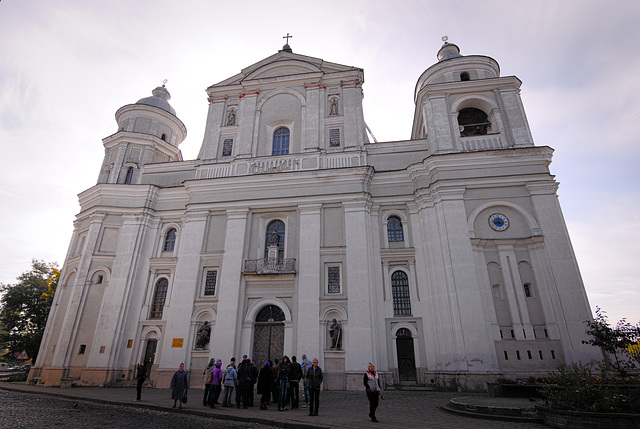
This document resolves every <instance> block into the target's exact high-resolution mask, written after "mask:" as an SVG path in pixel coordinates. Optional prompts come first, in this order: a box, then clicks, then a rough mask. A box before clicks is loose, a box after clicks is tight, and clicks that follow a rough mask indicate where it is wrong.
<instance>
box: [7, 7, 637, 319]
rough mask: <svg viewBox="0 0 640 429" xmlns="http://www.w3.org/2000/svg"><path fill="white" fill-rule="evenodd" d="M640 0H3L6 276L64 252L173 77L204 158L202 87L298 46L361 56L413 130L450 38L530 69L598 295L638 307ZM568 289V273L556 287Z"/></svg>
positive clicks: (389, 137)
mask: <svg viewBox="0 0 640 429" xmlns="http://www.w3.org/2000/svg"><path fill="white" fill-rule="evenodd" d="M639 18H640V1H637V0H628V1H613V0H610V1H604V0H603V1H589V0H575V1H569V0H562V1H528V2H525V1H514V0H505V1H490V0H489V1H483V2H478V1H464V0H463V1H461V0H458V1H456V2H445V1H431V0H420V1H403V0H395V1H389V0H361V1H349V0H339V1H336V0H325V1H323V2H306V1H297V2H286V1H283V2H272V1H269V2H267V1H264V0H262V1H255V0H244V1H224V2H223V1H213V0H210V1H192V0H181V1H168V0H139V1H136V0H110V1H100V2H98V1H86V0H85V1H81V0H77V1H71V0H56V1H51V0H0V148H1V149H2V156H1V158H0V185H1V186H0V201H2V209H1V210H0V228H1V230H0V231H1V232H2V235H1V236H2V242H3V246H2V247H1V248H0V282H2V283H5V284H7V283H14V282H15V281H16V277H17V276H18V275H20V274H21V273H22V272H24V271H27V270H28V269H29V268H30V266H31V259H32V258H36V259H40V260H45V261H48V262H54V261H55V262H58V264H59V265H60V266H61V265H62V263H63V262H64V259H65V256H66V252H67V247H68V245H69V240H70V238H71V234H72V231H73V220H74V216H75V215H76V214H77V213H78V211H79V205H78V199H77V194H78V193H80V192H82V191H83V190H85V189H87V188H89V187H91V186H93V185H95V183H96V180H97V177H98V172H99V169H100V166H101V163H102V158H103V154H104V149H103V146H102V139H103V138H104V137H107V136H109V135H111V134H113V133H115V132H116V131H117V124H116V122H115V119H114V114H115V112H116V110H117V109H118V108H120V107H121V106H123V105H125V104H130V103H135V102H136V101H137V100H139V99H140V98H143V97H147V96H149V95H151V90H152V89H153V88H155V87H156V86H159V85H161V84H162V81H163V80H164V79H167V80H168V82H167V89H168V90H169V91H170V92H171V95H172V99H171V101H170V102H171V104H172V106H173V107H174V108H175V109H176V112H177V115H178V117H179V118H180V119H181V120H182V121H183V122H184V123H185V125H186V126H187V130H188V135H187V139H186V140H185V141H184V142H183V143H182V145H181V146H180V148H181V150H182V154H183V157H184V159H185V160H186V159H194V158H196V156H197V154H198V150H199V148H200V144H201V142H202V137H203V131H204V124H205V119H206V114H207V108H208V104H207V99H206V94H205V88H206V87H207V86H209V85H211V84H213V83H217V82H219V81H222V80H224V79H226V78H228V77H230V76H233V75H235V74H236V73H238V72H240V70H241V69H243V68H244V67H247V66H249V65H251V64H253V63H256V62H258V61H260V60H261V59H263V58H266V57H268V56H270V55H272V54H274V53H275V52H277V51H278V50H279V49H281V48H282V45H283V44H284V42H285V41H284V39H283V38H282V36H284V35H286V33H287V32H289V33H291V34H292V35H293V38H292V39H291V40H290V42H289V44H290V45H291V47H292V49H293V51H294V52H295V53H299V54H303V55H308V56H312V57H317V58H322V59H324V60H326V61H330V62H335V63H340V64H345V65H350V66H356V67H360V68H363V69H364V73H365V84H364V86H363V88H364V94H365V98H364V114H365V121H366V122H367V124H368V125H369V127H370V128H371V130H372V131H373V134H374V135H375V136H376V138H377V139H378V140H379V141H393V140H405V139H408V138H409V137H410V133H411V125H412V119H413V113H414V107H415V106H414V103H413V91H414V88H415V84H416V82H417V79H418V77H419V76H420V74H421V73H422V72H423V71H424V70H425V69H427V68H428V67H429V66H431V65H432V64H433V63H435V62H436V53H437V51H438V49H439V48H440V46H441V45H442V36H444V35H447V36H448V37H449V42H450V43H455V44H457V45H458V46H459V47H460V49H461V54H463V55H472V54H479V55H487V56H490V57H492V58H495V59H496V60H497V61H498V63H499V64H500V67H501V74H502V75H503V76H508V75H516V76H518V77H519V78H520V79H521V80H522V81H523V85H522V99H523V102H524V106H525V109H526V112H527V115H528V119H529V124H530V126H531V130H532V132H533V136H534V141H535V144H536V145H539V146H550V147H552V148H554V149H555V154H554V159H553V163H552V164H551V172H552V174H554V175H555V176H556V180H557V181H558V182H560V189H559V191H558V193H559V196H560V202H561V204H562V207H563V210H564V216H565V219H566V222H567V225H568V228H569V232H570V234H571V238H572V242H573V246H574V249H575V253H576V255H577V258H578V263H579V264H580V268H581V272H582V276H583V279H584V282H585V286H586V289H587V293H588V295H589V300H590V303H591V306H592V308H595V306H596V305H597V306H600V307H601V308H603V309H604V310H605V311H606V312H607V313H608V315H609V317H610V319H611V321H613V322H615V321H617V320H618V319H620V318H622V317H626V318H627V319H628V320H629V321H630V322H633V323H636V322H639V321H640V285H639V278H640V275H639V274H640V268H639V267H640V262H639V260H640V244H639V243H640V214H639V212H640V189H639V186H638V184H639V183H640V180H639V178H640V173H639V170H640V164H639V162H638V161H640V156H639V155H640V144H639V138H638V135H639V134H640V133H639V130H640V128H639V125H640V101H639V100H640V25H638V19H639ZM560 286H561V285H560Z"/></svg>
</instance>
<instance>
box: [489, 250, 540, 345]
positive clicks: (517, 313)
mask: <svg viewBox="0 0 640 429" xmlns="http://www.w3.org/2000/svg"><path fill="white" fill-rule="evenodd" d="M498 255H499V257H500V267H501V268H502V280H503V281H504V290H505V292H506V294H507V301H508V302H509V309H510V311H511V321H512V322H513V330H514V334H515V337H516V340H525V339H527V340H533V339H535V334H534V333H533V327H532V326H531V320H530V319H529V309H528V307H527V302H526V297H525V296H524V291H523V289H522V280H521V279H520V272H519V271H518V261H517V258H516V254H515V252H514V250H513V245H511V244H499V245H498Z"/></svg>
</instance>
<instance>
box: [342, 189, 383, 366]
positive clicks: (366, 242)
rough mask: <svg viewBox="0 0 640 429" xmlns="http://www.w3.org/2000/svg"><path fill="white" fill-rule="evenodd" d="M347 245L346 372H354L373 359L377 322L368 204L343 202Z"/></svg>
mask: <svg viewBox="0 0 640 429" xmlns="http://www.w3.org/2000/svg"><path fill="white" fill-rule="evenodd" d="M343 205H344V216H345V232H346V240H345V242H346V243H347V267H346V273H347V275H346V278H347V288H348V294H349V301H348V304H347V308H348V317H349V332H348V344H346V345H345V349H346V350H347V357H346V358H347V359H346V362H345V369H346V370H347V371H354V370H356V369H359V368H361V367H362V362H368V361H370V360H371V356H375V354H374V353H375V350H374V349H373V338H372V336H373V326H375V323H376V314H375V306H374V305H373V303H372V300H373V298H372V285H371V280H372V276H371V271H372V269H373V268H372V267H371V266H370V264H369V261H370V259H369V254H370V251H371V249H370V246H371V242H370V238H369V235H368V229H367V225H368V223H369V219H368V217H369V204H368V201H365V200H360V201H350V202H345V203H343Z"/></svg>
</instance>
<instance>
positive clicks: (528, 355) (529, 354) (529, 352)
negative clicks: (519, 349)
mask: <svg viewBox="0 0 640 429" xmlns="http://www.w3.org/2000/svg"><path fill="white" fill-rule="evenodd" d="M527 357H528V358H529V359H533V358H532V357H531V350H527Z"/></svg>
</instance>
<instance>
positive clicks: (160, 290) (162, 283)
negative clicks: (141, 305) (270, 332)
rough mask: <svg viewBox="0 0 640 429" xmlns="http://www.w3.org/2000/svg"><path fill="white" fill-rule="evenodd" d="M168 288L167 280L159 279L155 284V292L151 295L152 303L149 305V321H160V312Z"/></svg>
mask: <svg viewBox="0 0 640 429" xmlns="http://www.w3.org/2000/svg"><path fill="white" fill-rule="evenodd" d="M168 287H169V280H167V279H166V278H161V279H160V280H158V283H156V290H155V292H154V294H153V302H152V303H151V313H150V314H149V319H162V310H163V309H164V303H165V301H166V299H167V288H168Z"/></svg>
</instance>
